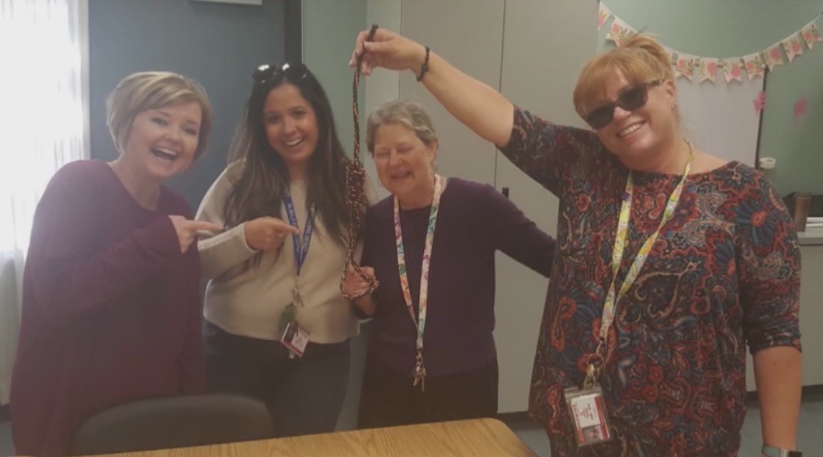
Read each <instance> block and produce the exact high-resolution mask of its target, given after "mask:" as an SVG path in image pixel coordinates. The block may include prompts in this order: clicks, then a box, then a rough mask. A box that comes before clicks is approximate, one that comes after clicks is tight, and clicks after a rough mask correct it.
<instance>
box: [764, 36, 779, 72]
mask: <svg viewBox="0 0 823 457" xmlns="http://www.w3.org/2000/svg"><path fill="white" fill-rule="evenodd" d="M766 63H767V64H768V65H769V70H774V67H776V66H778V65H783V53H782V52H780V44H779V43H778V44H776V45H774V46H772V47H770V48H769V49H766Z"/></svg>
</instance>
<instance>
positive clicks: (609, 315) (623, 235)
mask: <svg viewBox="0 0 823 457" xmlns="http://www.w3.org/2000/svg"><path fill="white" fill-rule="evenodd" d="M686 144H687V145H688V146H689V160H688V161H687V162H686V169H685V170H683V176H682V177H681V178H680V182H679V183H678V184H677V187H676V188H675V189H674V191H673V192H672V194H671V195H670V196H669V201H668V203H666V209H665V210H664V211H663V217H662V218H661V219H660V225H658V227H657V230H656V231H655V232H654V233H653V234H652V235H651V236H650V237H649V238H648V239H647V240H646V241H645V242H644V243H643V246H641V247H640V251H639V252H638V253H637V256H636V257H635V258H634V262H633V263H632V265H631V267H630V268H629V272H628V273H626V278H625V279H624V280H623V284H621V285H620V290H619V291H617V292H616V287H615V281H617V272H618V270H619V269H620V262H621V260H622V259H623V251H624V250H625V248H626V239H627V238H628V233H629V219H630V218H631V212H632V196H633V195H634V181H633V179H632V174H631V171H629V178H628V180H627V181H626V190H625V192H624V193H623V202H622V204H621V206H620V217H619V218H618V220H617V235H616V237H615V240H614V249H613V251H612V282H611V286H609V293H608V294H607V295H606V301H605V303H604V304H603V317H602V318H601V321H600V322H601V323H600V342H599V344H598V345H597V350H596V351H595V353H596V355H597V356H598V357H599V358H600V360H601V361H602V362H603V363H605V362H606V360H607V359H608V356H607V355H606V356H603V355H602V354H601V353H600V352H601V349H604V345H606V341H608V337H609V329H610V328H611V326H612V323H613V322H614V309H615V306H616V305H617V303H618V302H619V301H620V299H621V298H623V297H624V296H625V295H626V292H628V291H629V288H631V286H632V285H633V284H634V281H635V280H636V279H637V275H638V274H639V273H640V270H641V269H642V268H643V264H645V263H646V259H647V258H648V256H649V252H651V250H652V246H653V245H654V243H655V241H657V237H658V236H659V235H660V231H661V230H662V229H663V226H664V225H666V223H667V222H668V221H669V220H670V219H671V218H672V216H673V215H674V210H675V208H676V207H677V204H678V202H679V201H680V195H681V193H682V192H683V187H684V185H685V183H686V178H687V177H688V176H689V172H690V171H691V168H692V162H693V161H694V150H693V149H692V145H691V143H689V142H688V141H686ZM605 350H608V348H605ZM596 377H597V368H596V367H595V366H594V364H593V363H590V364H589V371H588V373H587V376H586V381H585V382H584V385H593V384H594V381H595V378H596Z"/></svg>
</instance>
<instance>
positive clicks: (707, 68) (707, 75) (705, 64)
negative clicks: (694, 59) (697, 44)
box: [697, 58, 718, 82]
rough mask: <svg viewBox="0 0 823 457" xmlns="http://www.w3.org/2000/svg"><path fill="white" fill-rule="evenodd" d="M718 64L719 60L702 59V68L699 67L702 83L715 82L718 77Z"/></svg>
mask: <svg viewBox="0 0 823 457" xmlns="http://www.w3.org/2000/svg"><path fill="white" fill-rule="evenodd" d="M717 62H718V59H712V58H702V59H700V66H698V67H697V68H698V70H699V71H698V75H699V76H700V82H703V81H707V80H708V81H711V82H714V78H715V76H717Z"/></svg>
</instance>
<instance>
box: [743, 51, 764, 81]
mask: <svg viewBox="0 0 823 457" xmlns="http://www.w3.org/2000/svg"><path fill="white" fill-rule="evenodd" d="M743 65H745V67H746V73H748V74H749V79H754V78H755V77H756V76H763V75H764V74H766V62H765V61H764V60H763V55H762V54H760V53H758V54H749V55H747V56H746V57H743Z"/></svg>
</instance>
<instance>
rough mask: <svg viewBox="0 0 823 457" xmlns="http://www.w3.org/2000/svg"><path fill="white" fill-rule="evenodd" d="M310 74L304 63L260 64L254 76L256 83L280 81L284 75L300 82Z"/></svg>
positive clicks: (290, 79) (292, 80)
mask: <svg viewBox="0 0 823 457" xmlns="http://www.w3.org/2000/svg"><path fill="white" fill-rule="evenodd" d="M308 75H309V69H308V67H306V66H305V65H303V64H302V63H296V64H290V63H284V64H283V65H269V64H265V65H260V66H259V67H257V70H255V71H254V74H253V75H252V77H253V78H254V82H255V83H256V84H261V85H262V84H267V83H270V82H273V81H279V80H280V79H282V78H283V77H284V76H285V77H286V78H288V79H289V81H291V82H295V83H296V82H300V81H302V80H304V79H306V77H307V76H308Z"/></svg>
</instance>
